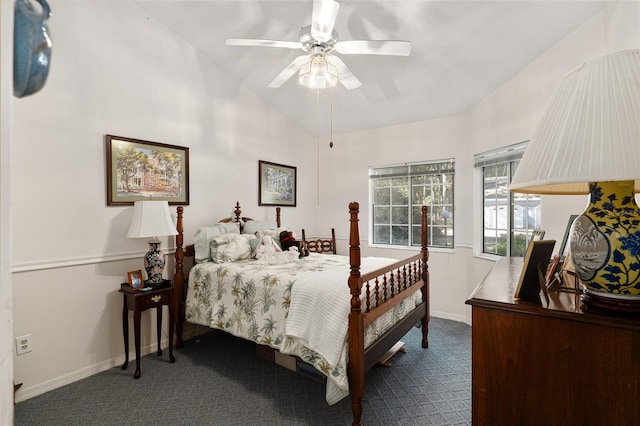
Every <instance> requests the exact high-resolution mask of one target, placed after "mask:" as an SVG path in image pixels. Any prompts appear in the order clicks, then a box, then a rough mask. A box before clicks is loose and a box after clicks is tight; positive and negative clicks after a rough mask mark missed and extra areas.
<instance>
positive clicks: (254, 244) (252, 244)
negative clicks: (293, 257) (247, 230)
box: [249, 235, 282, 253]
mask: <svg viewBox="0 0 640 426" xmlns="http://www.w3.org/2000/svg"><path fill="white" fill-rule="evenodd" d="M254 237H255V235H252V236H251V239H250V240H249V246H250V247H251V253H253V252H254V251H256V247H258V244H260V241H262V238H254ZM273 241H275V243H276V244H277V245H278V247H280V248H282V246H281V245H280V240H278V239H277V238H274V239H273Z"/></svg>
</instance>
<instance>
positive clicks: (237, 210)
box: [233, 201, 242, 223]
mask: <svg viewBox="0 0 640 426" xmlns="http://www.w3.org/2000/svg"><path fill="white" fill-rule="evenodd" d="M233 214H235V215H236V219H235V222H238V223H242V210H240V201H236V208H235V209H233Z"/></svg>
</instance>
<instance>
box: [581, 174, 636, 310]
mask: <svg viewBox="0 0 640 426" xmlns="http://www.w3.org/2000/svg"><path fill="white" fill-rule="evenodd" d="M590 191H591V198H590V203H589V206H588V207H587V209H586V210H585V212H584V213H582V215H580V216H578V218H577V219H576V220H575V221H574V223H573V226H572V228H571V240H570V245H571V260H572V262H573V265H574V266H575V273H576V275H577V276H578V278H580V281H581V282H582V284H583V285H584V287H585V296H584V298H583V300H584V302H585V303H587V304H591V305H592V306H597V307H602V308H608V309H615V310H624V311H640V208H638V205H637V204H636V201H635V198H634V181H631V180H630V181H616V182H593V183H591V184H590Z"/></svg>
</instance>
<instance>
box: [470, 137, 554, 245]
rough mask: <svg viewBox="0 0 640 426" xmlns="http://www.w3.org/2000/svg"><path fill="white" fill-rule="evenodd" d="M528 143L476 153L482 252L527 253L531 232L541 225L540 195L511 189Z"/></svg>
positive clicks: (475, 162)
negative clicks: (518, 192) (481, 223)
mask: <svg viewBox="0 0 640 426" xmlns="http://www.w3.org/2000/svg"><path fill="white" fill-rule="evenodd" d="M526 147H527V142H521V143H518V144H514V145H510V146H507V147H505V148H502V149H499V150H495V151H489V152H485V153H482V154H478V155H476V156H475V160H474V164H475V167H476V168H478V169H479V170H480V171H481V172H482V206H483V227H482V228H483V235H482V252H483V253H488V254H496V255H499V256H524V253H525V251H526V249H527V244H528V243H529V240H530V239H531V234H532V232H533V231H534V230H536V229H539V227H540V209H541V205H540V196H539V195H533V194H515V193H511V192H510V191H509V184H510V183H511V179H512V178H513V175H514V174H515V171H516V168H517V167H518V164H519V163H520V159H521V158H522V154H523V153H524V150H525V148H526Z"/></svg>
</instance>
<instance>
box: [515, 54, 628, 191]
mask: <svg viewBox="0 0 640 426" xmlns="http://www.w3.org/2000/svg"><path fill="white" fill-rule="evenodd" d="M626 180H633V181H635V183H634V191H635V192H640V50H626V51H622V52H618V53H614V54H611V55H608V56H605V57H602V58H599V59H596V60H594V61H591V62H588V63H585V64H584V65H582V66H581V67H579V68H578V69H576V70H574V71H572V72H570V73H569V74H567V75H566V76H565V77H564V78H563V80H562V81H561V83H560V85H559V86H558V88H557V89H556V91H555V93H554V95H553V97H552V100H551V103H550V104H549V107H548V109H547V111H546V112H545V114H544V116H543V117H542V120H541V121H540V124H539V125H538V128H537V129H536V131H535V133H534V135H533V137H532V138H531V141H530V142H529V145H528V146H527V149H526V151H525V153H524V155H523V157H522V160H521V161H520V164H519V165H518V168H517V170H516V173H515V175H514V177H513V180H512V183H511V186H510V189H511V190H512V191H514V192H523V193H531V194H589V192H590V191H589V182H602V181H626Z"/></svg>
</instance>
